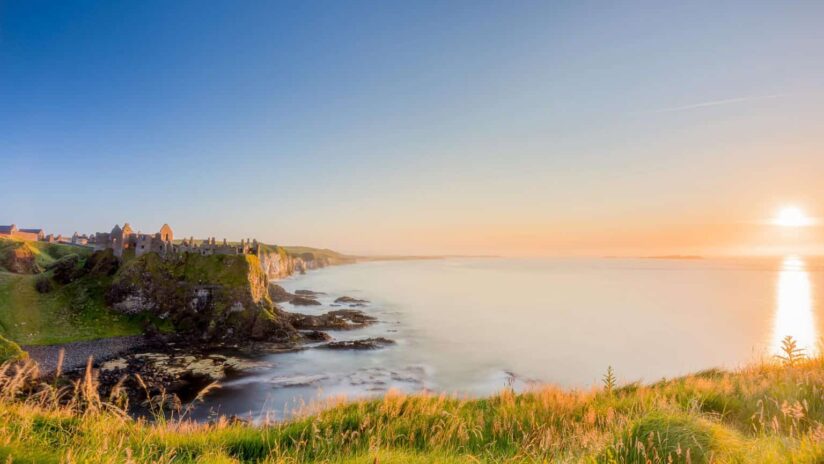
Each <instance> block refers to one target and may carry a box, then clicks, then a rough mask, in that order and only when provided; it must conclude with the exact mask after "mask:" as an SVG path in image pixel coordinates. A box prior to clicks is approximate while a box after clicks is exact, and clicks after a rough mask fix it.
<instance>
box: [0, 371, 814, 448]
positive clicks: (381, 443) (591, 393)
mask: <svg viewBox="0 0 824 464" xmlns="http://www.w3.org/2000/svg"><path fill="white" fill-rule="evenodd" d="M9 384H10V382H9V380H8V376H7V377H6V378H5V379H4V378H3V377H2V376H0V387H2V390H3V391H6V392H13V391H14V390H13V388H10V387H8V386H7V385H9ZM822 391H824V361H822V360H821V359H815V360H809V361H804V362H800V363H796V364H795V365H794V366H777V365H758V366H753V367H750V368H746V369H743V370H740V371H737V372H722V371H717V370H710V371H706V372H701V373H697V374H694V375H689V376H686V377H682V378H677V379H673V380H666V381H661V382H658V383H655V384H652V385H638V384H629V385H625V386H618V387H616V388H614V389H607V388H606V387H604V388H593V389H589V390H583V391H576V390H565V389H561V388H557V387H552V386H546V387H540V388H536V389H534V390H531V391H529V392H526V393H521V394H516V393H513V392H512V391H510V390H506V389H505V390H503V391H501V392H500V393H499V394H497V395H494V396H491V397H488V398H479V399H465V398H456V397H452V396H447V395H431V394H418V395H405V394H401V393H397V392H390V393H388V394H386V395H385V396H384V397H382V398H378V399H370V400H361V401H355V402H341V400H336V401H330V402H328V403H327V404H324V405H317V406H310V407H306V409H305V410H304V411H303V412H302V413H301V414H299V416H298V418H296V419H293V420H290V421H287V422H282V423H270V424H267V425H265V426H251V425H246V424H238V423H234V422H231V421H228V420H223V419H221V420H217V421H215V422H213V423H210V424H192V423H188V422H185V421H176V420H171V421H163V422H161V423H158V424H155V425H149V424H147V423H145V422H142V421H135V420H132V419H129V418H127V417H124V416H123V415H121V414H118V413H116V412H113V411H112V409H109V408H110V407H109V408H107V407H103V406H102V405H100V403H99V399H96V397H95V396H94V394H93V393H92V392H88V391H87V392H85V393H82V394H81V396H82V398H83V401H82V402H75V403H71V404H70V405H69V406H66V405H58V404H54V403H53V402H49V401H45V400H43V399H42V398H46V396H44V397H42V398H37V399H32V400H28V401H25V400H19V399H13V398H14V395H13V394H12V395H5V396H2V397H0V458H3V459H7V458H9V457H11V458H13V459H14V461H15V462H18V461H20V462H55V463H56V462H63V461H67V460H69V458H68V457H69V456H71V461H72V462H121V461H128V462H135V463H144V462H145V463H149V462H176V463H240V462H250V463H251V462H266V463H300V462H323V463H341V464H343V463H363V464H373V463H383V464H387V463H479V462H489V463H503V462H512V463H533V462H553V463H554V462H558V463H604V464H609V463H638V464H641V463H643V464H665V463H680V464H687V463H690V464H702V463H703V464H708V463H718V464H733V463H741V464H744V463H751V462H753V463H787V464H790V463H793V464H803V463H807V464H818V463H821V462H824V395H822V394H821V392H822ZM84 404H85V405H89V406H90V408H82V407H81V406H82V405H84ZM84 409H85V412H83V410H84ZM114 409H115V410H116V408H114Z"/></svg>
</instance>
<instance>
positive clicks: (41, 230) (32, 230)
mask: <svg viewBox="0 0 824 464" xmlns="http://www.w3.org/2000/svg"><path fill="white" fill-rule="evenodd" d="M20 232H28V233H30V234H39V233H41V232H44V231H43V229H20Z"/></svg>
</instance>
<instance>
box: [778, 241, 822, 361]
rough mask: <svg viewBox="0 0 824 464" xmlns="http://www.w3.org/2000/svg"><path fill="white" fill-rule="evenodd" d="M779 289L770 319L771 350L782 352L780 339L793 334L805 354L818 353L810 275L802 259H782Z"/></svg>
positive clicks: (793, 257)
mask: <svg viewBox="0 0 824 464" xmlns="http://www.w3.org/2000/svg"><path fill="white" fill-rule="evenodd" d="M777 287H778V292H777V301H776V308H775V319H774V320H773V333H772V343H771V346H770V351H771V352H772V354H781V341H782V340H783V339H784V337H786V336H787V335H789V336H791V337H793V338H794V339H795V340H796V341H797V342H798V346H799V348H801V349H803V350H804V353H805V354H806V355H808V356H815V355H816V354H818V333H817V330H816V327H817V326H816V321H815V314H814V313H813V295H812V288H811V285H810V276H809V274H808V273H807V271H806V269H805V266H804V261H803V260H801V259H800V258H798V257H795V256H790V257H787V258H786V259H784V263H783V264H782V266H781V271H780V272H779V274H778V282H777Z"/></svg>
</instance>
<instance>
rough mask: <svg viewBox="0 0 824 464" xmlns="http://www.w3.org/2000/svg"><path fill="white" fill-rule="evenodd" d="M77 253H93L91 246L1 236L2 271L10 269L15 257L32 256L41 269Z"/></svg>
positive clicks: (0, 260)
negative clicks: (11, 261)
mask: <svg viewBox="0 0 824 464" xmlns="http://www.w3.org/2000/svg"><path fill="white" fill-rule="evenodd" d="M69 254H77V255H80V256H82V257H87V256H89V255H91V254H92V250H91V248H87V247H82V246H75V245H65V244H62V243H46V242H32V241H27V240H17V239H9V238H0V272H2V271H8V270H9V265H8V263H9V261H10V260H11V259H13V258H17V257H24V256H32V257H33V258H34V262H35V263H36V264H37V266H38V267H39V268H40V269H44V268H46V267H47V266H48V265H50V264H52V263H54V262H55V261H57V260H58V259H60V258H62V257H64V256H66V255H69Z"/></svg>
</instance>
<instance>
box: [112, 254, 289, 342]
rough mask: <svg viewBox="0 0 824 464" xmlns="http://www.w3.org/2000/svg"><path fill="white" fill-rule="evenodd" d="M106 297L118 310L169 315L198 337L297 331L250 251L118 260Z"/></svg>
mask: <svg viewBox="0 0 824 464" xmlns="http://www.w3.org/2000/svg"><path fill="white" fill-rule="evenodd" d="M107 299H108V302H109V304H111V305H112V307H113V308H114V309H115V310H117V311H120V312H123V313H127V314H146V313H148V314H150V315H152V316H154V317H157V318H160V319H164V320H168V321H170V322H171V324H172V326H173V327H174V330H175V331H176V332H177V333H179V334H182V335H186V336H189V337H192V338H196V339H198V340H199V341H205V342H246V341H258V340H260V341H264V340H265V341H281V340H290V339H296V338H297V337H299V334H298V333H297V331H296V330H295V329H294V328H293V327H292V326H291V324H290V323H289V321H288V318H287V317H286V315H285V313H283V312H282V311H281V310H280V309H279V308H278V307H277V306H276V305H275V304H274V303H272V300H271V299H270V297H269V288H268V279H267V276H266V274H265V273H264V272H263V268H262V267H261V265H260V261H259V260H258V257H257V256H255V255H212V256H202V255H197V254H192V253H186V254H182V255H170V256H160V255H158V254H155V253H149V254H146V255H143V256H140V257H139V258H135V259H133V260H131V261H128V262H126V263H125V264H124V265H123V266H122V268H121V269H120V271H119V272H118V273H117V274H116V275H115V278H114V281H113V283H112V286H111V288H110V290H109V293H108V295H107Z"/></svg>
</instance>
